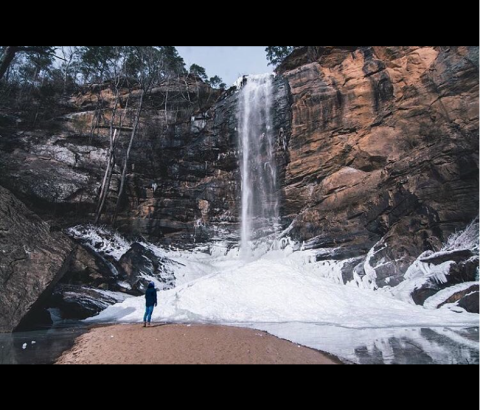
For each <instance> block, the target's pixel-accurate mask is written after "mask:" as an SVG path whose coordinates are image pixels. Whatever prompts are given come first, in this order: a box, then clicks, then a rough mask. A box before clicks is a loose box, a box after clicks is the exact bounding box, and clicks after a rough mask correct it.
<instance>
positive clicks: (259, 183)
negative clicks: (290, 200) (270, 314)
mask: <svg viewBox="0 0 480 410" xmlns="http://www.w3.org/2000/svg"><path fill="white" fill-rule="evenodd" d="M273 78H274V77H273V75H272V74H265V75H260V76H249V77H247V78H244V81H243V82H242V90H241V92H240V101H239V109H238V123H239V145H240V152H241V161H240V168H241V174H242V208H241V209H242V214H241V222H242V227H241V249H242V254H244V255H248V253H249V252H250V249H251V242H252V240H255V239H258V238H261V237H265V236H268V235H271V234H272V233H275V232H276V231H277V230H278V228H279V199H278V181H277V164H276V159H275V151H276V143H275V135H274V132H273V119H272V109H273ZM245 81H246V82H245Z"/></svg>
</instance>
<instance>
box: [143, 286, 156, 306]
mask: <svg viewBox="0 0 480 410" xmlns="http://www.w3.org/2000/svg"><path fill="white" fill-rule="evenodd" d="M145 299H146V300H147V307H152V306H155V305H156V304H157V290H156V289H155V288H148V289H147V293H146V294H145Z"/></svg>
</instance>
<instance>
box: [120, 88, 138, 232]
mask: <svg viewBox="0 0 480 410" xmlns="http://www.w3.org/2000/svg"><path fill="white" fill-rule="evenodd" d="M144 97H145V91H142V95H141V97H140V102H139V105H138V109H137V112H136V114H135V122H134V125H133V130H132V134H131V136H130V142H129V144H128V148H127V152H126V154H125V160H124V163H123V171H122V179H121V182H120V190H119V191H118V198H117V206H116V208H115V215H114V216H113V224H115V222H116V221H117V217H118V212H119V210H120V205H121V202H122V197H123V192H124V190H125V181H126V178H127V171H128V163H129V161H130V154H131V152H132V147H133V141H134V140H135V136H136V135H137V131H138V125H139V123H140V115H141V114H142V110H143V99H144Z"/></svg>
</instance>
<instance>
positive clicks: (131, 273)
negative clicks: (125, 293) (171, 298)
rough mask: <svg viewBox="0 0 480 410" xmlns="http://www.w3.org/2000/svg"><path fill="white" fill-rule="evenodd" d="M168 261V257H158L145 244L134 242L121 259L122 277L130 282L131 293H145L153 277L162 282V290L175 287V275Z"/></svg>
mask: <svg viewBox="0 0 480 410" xmlns="http://www.w3.org/2000/svg"><path fill="white" fill-rule="evenodd" d="M168 262H169V261H168V260H167V259H164V258H160V257H158V256H157V255H155V254H154V253H153V252H152V251H151V250H150V249H147V248H146V247H145V246H143V245H141V244H139V243H134V244H133V245H132V246H131V248H130V250H129V251H128V252H127V253H126V254H125V255H123V256H122V258H121V259H120V261H119V265H120V268H121V272H122V274H121V279H124V280H125V281H126V282H127V283H128V284H129V287H130V289H129V293H130V294H133V292H135V293H138V294H140V295H142V294H144V293H145V291H146V290H147V287H148V283H149V282H150V281H151V280H152V278H155V279H157V280H158V282H160V283H162V285H163V287H162V289H161V290H169V289H173V288H174V287H175V275H174V274H173V272H172V271H171V269H170V268H169V267H168ZM170 262H171V261H170Z"/></svg>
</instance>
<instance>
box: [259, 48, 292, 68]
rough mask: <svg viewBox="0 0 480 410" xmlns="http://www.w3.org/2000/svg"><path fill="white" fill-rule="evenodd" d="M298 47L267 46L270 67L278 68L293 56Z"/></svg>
mask: <svg viewBox="0 0 480 410" xmlns="http://www.w3.org/2000/svg"><path fill="white" fill-rule="evenodd" d="M295 47H296V46H267V48H266V49H265V51H266V52H267V59H268V61H269V64H270V65H273V66H278V65H280V64H281V63H283V61H284V60H285V59H286V58H287V57H288V56H289V55H290V54H291V52H292V51H293V50H294V48H295Z"/></svg>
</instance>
